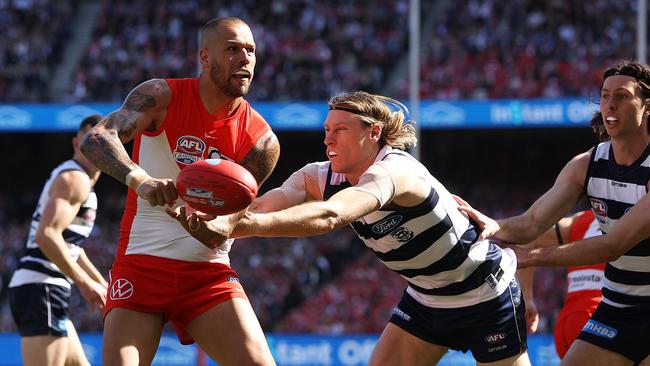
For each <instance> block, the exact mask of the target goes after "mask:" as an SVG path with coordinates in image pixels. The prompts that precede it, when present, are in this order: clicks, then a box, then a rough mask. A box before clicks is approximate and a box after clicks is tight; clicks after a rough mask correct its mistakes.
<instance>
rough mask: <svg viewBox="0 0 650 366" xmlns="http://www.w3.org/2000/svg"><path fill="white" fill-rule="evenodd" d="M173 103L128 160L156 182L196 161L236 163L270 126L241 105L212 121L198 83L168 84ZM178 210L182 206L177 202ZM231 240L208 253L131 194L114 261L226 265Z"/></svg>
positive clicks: (160, 211)
mask: <svg viewBox="0 0 650 366" xmlns="http://www.w3.org/2000/svg"><path fill="white" fill-rule="evenodd" d="M166 81H167V84H169V87H170V88H171V92H172V97H171V101H170V104H169V107H168V108H167V117H166V118H165V120H164V121H163V123H162V125H161V126H160V128H159V129H158V130H157V131H155V132H147V131H145V132H143V133H142V135H140V136H137V137H136V139H135V141H134V144H133V156H132V159H133V161H134V162H135V163H137V164H138V165H140V166H141V167H142V168H143V169H144V170H145V171H146V172H147V173H149V175H151V176H152V177H155V178H161V179H162V178H172V179H174V180H175V179H176V176H177V175H178V172H180V170H181V169H183V168H184V167H185V166H187V165H188V164H190V163H192V162H195V161H197V160H200V159H208V158H221V159H228V160H232V161H235V162H237V163H239V162H241V160H242V159H243V158H244V157H245V156H246V154H247V153H248V151H249V150H250V149H251V147H253V146H254V145H255V143H256V142H257V141H258V140H259V139H260V137H262V136H263V135H264V134H265V133H266V132H267V131H269V130H270V127H269V125H268V124H267V123H266V121H265V120H264V118H263V117H262V116H261V115H260V114H259V113H257V112H256V111H255V110H254V109H253V108H252V107H251V106H250V104H249V103H248V102H246V101H245V100H242V103H241V104H240V105H239V107H238V109H237V110H236V111H235V113H234V115H233V116H231V117H228V118H226V119H220V120H218V119H215V117H214V116H213V115H211V114H209V113H208V111H207V110H206V109H205V106H204V104H203V102H202V100H201V97H200V95H199V87H198V85H199V84H198V79H196V78H190V79H166ZM176 204H177V205H182V204H183V201H182V200H181V199H180V198H179V199H178V200H177V202H176ZM231 244H232V240H228V241H227V242H226V243H224V244H223V245H221V246H220V247H218V248H216V249H209V248H207V247H206V246H204V245H203V244H201V243H200V242H199V241H197V240H196V239H194V238H193V237H191V236H190V235H189V234H188V233H187V232H186V231H185V230H184V229H183V227H181V226H180V224H179V223H178V222H177V221H176V220H174V219H172V218H171V217H169V216H168V215H167V214H166V213H165V208H164V207H160V206H158V207H152V206H151V205H150V204H149V203H148V202H147V201H145V200H143V199H141V198H139V197H138V196H137V195H136V194H135V192H133V190H129V191H128V194H127V198H126V207H125V211H124V216H123V217H122V223H121V227H120V240H119V244H118V250H117V260H119V259H120V258H121V257H123V256H125V255H131V254H145V255H151V256H156V257H164V258H172V259H178V260H183V261H190V262H218V263H224V264H229V258H228V252H229V251H230V246H231Z"/></svg>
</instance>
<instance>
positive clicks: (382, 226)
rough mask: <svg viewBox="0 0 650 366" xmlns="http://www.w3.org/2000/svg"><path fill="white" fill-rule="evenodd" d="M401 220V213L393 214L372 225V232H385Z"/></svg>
mask: <svg viewBox="0 0 650 366" xmlns="http://www.w3.org/2000/svg"><path fill="white" fill-rule="evenodd" d="M400 222H402V215H395V216H391V217H388V218H386V219H383V220H381V221H379V222H378V223H376V224H374V225H373V226H372V232H373V233H375V234H383V233H386V232H388V231H390V230H392V229H394V228H395V227H397V225H399V223H400Z"/></svg>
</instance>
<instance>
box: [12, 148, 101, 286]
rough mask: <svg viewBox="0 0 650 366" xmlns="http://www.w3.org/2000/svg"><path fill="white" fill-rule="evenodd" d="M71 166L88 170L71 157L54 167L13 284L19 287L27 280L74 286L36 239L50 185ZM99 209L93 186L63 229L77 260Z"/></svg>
mask: <svg viewBox="0 0 650 366" xmlns="http://www.w3.org/2000/svg"><path fill="white" fill-rule="evenodd" d="M69 170H79V171H81V172H84V173H85V170H84V169H83V168H82V167H81V166H80V165H79V164H78V163H77V162H76V161H74V160H67V161H65V162H63V163H61V164H60V165H59V166H57V167H56V168H54V170H53V171H52V173H51V174H50V177H49V179H48V180H47V182H45V186H44V187H43V191H42V192H41V196H40V198H39V200H38V204H37V206H36V210H35V211H34V215H33V216H32V223H31V226H30V228H29V236H28V238H27V242H26V248H25V252H24V255H23V256H22V257H21V258H20V260H19V262H18V266H17V268H16V271H15V272H14V274H13V276H12V278H11V281H10V283H9V287H17V286H21V285H24V284H27V283H49V284H53V285H59V286H63V287H66V288H70V287H71V286H70V282H71V280H70V278H68V277H67V276H66V275H65V274H63V273H62V272H61V271H60V270H59V268H58V267H57V266H56V265H55V264H54V263H52V262H50V261H49V260H48V259H47V257H46V256H45V254H44V253H43V252H42V251H41V249H40V248H39V247H38V244H37V243H36V241H35V237H36V230H37V229H38V225H39V222H40V219H41V215H42V214H43V209H44V208H45V205H46V204H47V201H48V200H49V191H50V187H51V186H52V183H53V182H54V180H55V179H56V177H57V176H58V175H59V174H61V173H63V172H65V171H69ZM96 211H97V196H96V195H95V191H94V190H91V192H90V195H89V196H88V198H87V199H86V201H85V202H84V203H83V204H82V205H81V207H80V208H79V212H77V216H76V217H75V218H74V220H73V221H72V223H71V224H70V225H69V226H68V227H67V228H66V229H65V230H64V231H63V239H64V240H65V241H66V242H67V243H69V244H71V245H70V248H69V249H70V255H71V257H72V259H73V260H77V258H78V257H79V254H80V251H81V249H80V245H81V244H82V242H83V241H84V240H85V239H87V238H88V237H89V236H90V232H91V231H92V229H93V226H94V224H95V215H96Z"/></svg>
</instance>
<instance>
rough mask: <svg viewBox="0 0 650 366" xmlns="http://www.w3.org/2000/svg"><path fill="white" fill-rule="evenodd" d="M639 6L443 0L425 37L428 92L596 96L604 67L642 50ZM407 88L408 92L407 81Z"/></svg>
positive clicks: (437, 95) (440, 95) (439, 95)
mask: <svg viewBox="0 0 650 366" xmlns="http://www.w3.org/2000/svg"><path fill="white" fill-rule="evenodd" d="M636 6H637V1H636V0H624V1H607V0H596V1H579V0H573V1H564V0H556V1H535V0H515V1H498V0H464V1H448V2H441V3H440V7H439V8H438V12H437V15H436V16H435V22H434V26H433V27H432V30H431V33H430V34H428V35H423V37H422V38H423V39H425V46H424V47H423V49H422V56H421V65H422V69H421V94H422V97H424V98H433V99H484V98H490V99H498V98H538V97H547V98H557V97H562V96H567V95H568V96H583V97H588V96H596V95H597V94H598V90H599V89H600V83H601V76H602V69H603V68H604V67H606V66H607V65H608V64H610V63H611V62H613V61H614V60H617V59H620V58H634V57H635V53H636V47H635V46H634V45H635V42H636V17H637V11H636ZM400 90H401V92H400V93H397V94H398V95H399V96H406V95H407V94H406V91H408V85H407V84H406V83H405V82H404V83H402V85H401V87H400ZM594 93H595V94H594Z"/></svg>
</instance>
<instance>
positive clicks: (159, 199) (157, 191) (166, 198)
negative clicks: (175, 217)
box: [136, 178, 178, 206]
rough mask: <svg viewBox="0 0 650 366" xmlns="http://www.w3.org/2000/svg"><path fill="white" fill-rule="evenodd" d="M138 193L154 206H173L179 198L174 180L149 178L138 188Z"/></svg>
mask: <svg viewBox="0 0 650 366" xmlns="http://www.w3.org/2000/svg"><path fill="white" fill-rule="evenodd" d="M136 193H137V194H138V196H139V197H140V198H142V199H144V200H146V201H147V202H149V204H151V205H152V206H164V205H169V206H172V205H174V202H176V199H177V198H178V192H176V187H175V186H174V181H173V180H172V179H157V178H149V179H147V180H146V181H144V182H142V184H140V186H138V189H137V191H136Z"/></svg>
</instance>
